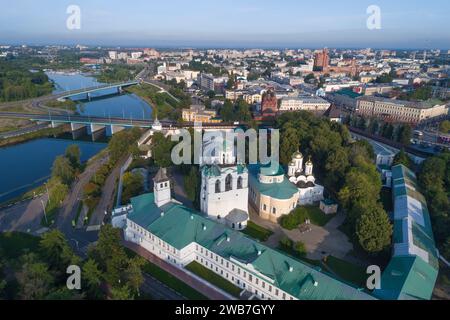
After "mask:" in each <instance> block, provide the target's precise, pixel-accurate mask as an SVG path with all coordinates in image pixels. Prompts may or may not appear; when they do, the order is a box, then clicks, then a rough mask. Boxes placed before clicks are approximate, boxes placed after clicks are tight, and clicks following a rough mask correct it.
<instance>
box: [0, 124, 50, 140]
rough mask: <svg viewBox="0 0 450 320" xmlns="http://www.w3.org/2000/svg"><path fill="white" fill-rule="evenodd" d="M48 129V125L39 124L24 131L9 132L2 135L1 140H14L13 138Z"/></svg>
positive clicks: (0, 135)
mask: <svg viewBox="0 0 450 320" xmlns="http://www.w3.org/2000/svg"><path fill="white" fill-rule="evenodd" d="M48 127H49V124H48V123H41V124H37V125H34V126H29V127H25V128H22V129H18V130H14V131H8V132H5V133H1V134H0V139H8V138H12V137H17V136H21V135H24V134H28V133H32V132H36V131H39V130H42V129H45V128H48Z"/></svg>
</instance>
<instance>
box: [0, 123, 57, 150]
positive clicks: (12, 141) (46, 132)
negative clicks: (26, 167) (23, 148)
mask: <svg viewBox="0 0 450 320" xmlns="http://www.w3.org/2000/svg"><path fill="white" fill-rule="evenodd" d="M64 131H65V130H64V126H59V127H57V128H45V129H41V130H38V131H35V132H30V133H26V134H23V135H20V136H17V137H10V138H6V139H3V138H0V148H3V147H10V146H14V145H17V144H21V143H24V142H28V141H31V140H35V139H39V138H49V137H56V136H58V135H60V134H62V133H63V132H64Z"/></svg>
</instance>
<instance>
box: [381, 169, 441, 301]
mask: <svg viewBox="0 0 450 320" xmlns="http://www.w3.org/2000/svg"><path fill="white" fill-rule="evenodd" d="M392 177H393V183H392V187H393V198H394V207H395V209H394V234H393V242H394V257H393V258H392V260H391V261H390V263H389V265H388V267H387V269H386V270H385V271H384V273H383V276H382V283H381V286H382V288H381V290H377V291H376V293H375V294H376V295H377V296H378V297H380V298H383V299H430V298H431V296H432V293H433V289H434V285H435V283H436V279H437V274H438V272H439V262H438V251H437V249H436V245H435V242H434V236H433V229H432V226H431V220H430V214H429V212H428V208H427V204H426V200H425V197H424V196H423V195H422V194H421V193H420V192H419V187H418V183H417V178H416V175H415V174H414V172H413V171H411V170H410V169H408V168H407V167H405V166H403V165H397V166H394V167H393V168H392Z"/></svg>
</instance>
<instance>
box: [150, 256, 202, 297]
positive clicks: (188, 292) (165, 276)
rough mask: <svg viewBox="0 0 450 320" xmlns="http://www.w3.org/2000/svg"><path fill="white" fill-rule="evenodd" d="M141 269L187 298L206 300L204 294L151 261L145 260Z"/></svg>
mask: <svg viewBox="0 0 450 320" xmlns="http://www.w3.org/2000/svg"><path fill="white" fill-rule="evenodd" d="M143 270H144V272H145V273H148V274H149V275H151V276H153V277H155V278H156V279H158V280H159V281H161V282H162V283H164V284H165V285H167V286H168V287H170V288H172V289H173V290H175V291H176V292H178V293H180V294H181V295H183V296H185V297H186V298H188V299H189V300H208V298H207V297H206V296H204V295H202V294H201V293H200V292H198V291H197V290H195V289H193V288H191V287H190V286H188V285H187V284H185V283H184V282H183V281H181V280H179V279H178V278H176V277H174V276H172V275H171V274H170V273H168V272H167V271H165V270H163V269H161V268H160V267H158V266H157V265H155V264H153V263H151V262H148V261H147V263H146V264H145V265H144V267H143Z"/></svg>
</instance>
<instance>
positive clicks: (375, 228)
mask: <svg viewBox="0 0 450 320" xmlns="http://www.w3.org/2000/svg"><path fill="white" fill-rule="evenodd" d="M356 235H357V237H358V241H359V244H360V245H361V247H362V248H363V249H364V250H366V251H367V252H369V253H378V252H381V251H382V250H383V249H385V248H386V247H388V246H389V245H390V243H391V235H392V225H391V223H390V222H389V217H388V215H387V214H386V212H385V211H384V210H383V208H382V207H381V206H380V205H376V206H371V207H366V208H365V211H364V213H363V214H362V215H361V217H360V219H359V220H358V223H357V225H356Z"/></svg>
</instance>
